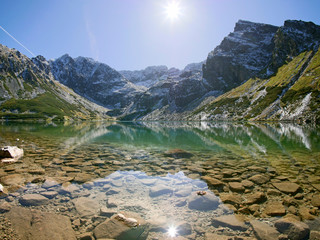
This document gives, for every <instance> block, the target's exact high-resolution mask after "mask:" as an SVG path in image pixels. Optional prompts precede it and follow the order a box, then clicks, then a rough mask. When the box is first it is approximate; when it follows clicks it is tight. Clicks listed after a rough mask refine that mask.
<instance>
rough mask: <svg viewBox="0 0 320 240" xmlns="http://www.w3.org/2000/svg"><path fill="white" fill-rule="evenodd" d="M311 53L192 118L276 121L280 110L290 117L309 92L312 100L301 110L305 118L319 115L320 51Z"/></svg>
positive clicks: (240, 89)
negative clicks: (201, 116)
mask: <svg viewBox="0 0 320 240" xmlns="http://www.w3.org/2000/svg"><path fill="white" fill-rule="evenodd" d="M313 54H314V53H313V52H312V51H308V52H303V53H301V54H300V55H299V56H297V57H295V58H293V59H292V60H291V61H290V62H288V63H286V64H285V65H283V66H282V67H280V68H279V69H278V71H277V73H276V74H275V75H274V76H272V77H270V78H268V79H260V78H252V79H249V80H248V81H247V82H245V83H244V84H242V85H241V86H239V87H237V88H234V89H232V90H231V91H229V92H227V93H225V94H223V95H221V96H219V97H217V98H216V99H215V100H214V101H212V102H211V103H209V104H207V105H204V106H202V107H201V108H199V109H197V110H196V111H195V112H193V114H192V116H196V115H198V114H203V113H204V114H206V115H207V116H210V117H209V119H226V118H228V119H230V120H239V119H252V120H268V119H269V120H279V114H280V112H281V111H280V110H281V109H282V110H283V111H289V110H288V109H290V111H289V112H288V114H289V115H290V114H292V113H293V112H294V110H295V109H298V107H299V106H300V107H301V101H302V99H303V98H304V97H305V96H307V94H309V93H311V99H312V100H311V102H310V104H309V103H308V104H309V105H308V106H307V107H305V109H303V111H304V113H308V114H307V115H308V117H310V116H313V118H317V115H318V114H319V112H320V109H319V107H320V50H318V51H317V52H316V53H315V54H314V55H313ZM277 101H278V102H277ZM288 106H289V107H288ZM279 111H280V112H279ZM277 112H278V113H277ZM277 114H278V115H277ZM299 114H300V113H298V114H297V115H299ZM300 115H301V114H300ZM300 117H301V116H300ZM302 117H304V116H302Z"/></svg>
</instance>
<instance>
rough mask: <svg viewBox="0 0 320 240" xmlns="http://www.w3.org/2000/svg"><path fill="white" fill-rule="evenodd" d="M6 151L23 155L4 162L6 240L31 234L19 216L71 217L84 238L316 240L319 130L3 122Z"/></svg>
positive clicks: (0, 135)
mask: <svg viewBox="0 0 320 240" xmlns="http://www.w3.org/2000/svg"><path fill="white" fill-rule="evenodd" d="M0 143H1V146H17V147H19V148H22V149H23V150H24V156H23V157H22V158H20V159H19V160H18V161H16V162H13V163H0V165H1V168H0V183H1V184H2V186H3V187H4V189H3V191H2V193H1V197H0V212H1V214H0V224H1V226H2V231H1V232H2V233H0V238H1V239H10V236H11V238H12V239H19V236H20V238H21V236H22V234H23V231H35V230H34V229H33V230H28V229H26V228H27V227H24V226H25V225H23V224H22V223H21V221H22V220H21V216H20V217H19V213H20V214H21V213H22V212H24V211H25V212H26V213H25V214H31V215H32V214H36V213H39V212H42V213H43V214H42V215H41V216H42V218H39V219H40V220H39V219H38V221H40V222H41V221H42V223H41V224H42V226H47V225H46V224H48V223H46V222H45V220H46V219H51V220H50V221H51V225H53V224H59V221H58V222H57V223H55V221H54V220H52V219H56V218H57V216H60V215H63V216H65V217H66V218H64V219H67V221H66V224H65V227H66V230H65V234H68V233H67V231H71V233H70V234H71V235H70V236H76V237H77V238H78V239H150V240H151V239H152V240H156V239H269V238H262V237H261V236H262V235H263V234H264V232H266V234H267V235H269V237H270V236H273V235H272V234H276V236H277V237H279V236H280V237H279V239H280V238H281V237H282V238H281V239H308V238H310V239H311V236H316V235H317V234H319V235H320V232H319V229H320V218H319V207H320V127H319V126H316V125H297V124H292V123H235V122H140V123H138V122H137V123H133V122H90V123H88V122H80V123H74V124H70V125H68V124H64V125H62V124H61V125H59V124H58V125H56V124H52V123H51V124H46V123H22V122H15V123H14V122H2V123H0ZM30 209H32V211H31V210H30ZM30 211H31V212H30ZM49 213H50V214H52V215H50V216H51V218H47V216H49V215H48V214H49ZM33 216H34V215H33ZM53 216H54V217H53ZM286 219H289V220H286ZM29 221H34V219H33V220H29ZM61 221H62V220H61ZM279 221H280V224H279ZM281 221H282V223H283V222H285V223H286V221H287V222H289V223H288V224H289V225H290V224H291V225H290V226H291V228H290V226H289V227H287V229H285V228H283V227H282V225H281ZM34 224H36V223H34ZM299 224H300V225H299ZM31 225H32V224H31ZM67 225H68V226H67ZM261 226H262V227H261ZM53 227H54V226H53ZM259 227H260V228H259ZM299 227H300V228H299ZM29 228H30V226H29ZM261 228H262V229H265V230H261ZM289 228H290V229H289ZM43 229H45V227H44V228H43ZM292 229H294V230H295V231H296V232H295V233H292V231H294V230H292ZM297 229H300V230H297ZM301 229H302V230H301ZM45 231H46V230H43V231H42V232H41V233H39V232H40V231H38V233H35V232H33V233H32V234H40V236H42V235H41V234H45ZM48 231H49V230H48ZM1 234H2V235H1ZM50 234H55V233H53V232H51V233H50ZM277 234H278V235H277ZM290 234H291V237H290ZM292 234H295V235H292ZM299 234H300V235H299ZM303 234H305V235H303ZM298 235H299V236H302V237H303V238H302V237H301V238H294V237H295V236H298ZM319 235H317V236H319ZM4 236H6V237H7V238H4ZM66 236H68V235H66ZM292 236H293V237H292ZM26 239H29V238H26ZM30 239H31V238H30ZM39 239H41V237H39ZM65 239H68V237H65ZM270 239H272V237H271V238H270ZM274 239H277V238H274ZM313 239H318V238H313Z"/></svg>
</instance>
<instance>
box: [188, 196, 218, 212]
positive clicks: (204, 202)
mask: <svg viewBox="0 0 320 240" xmlns="http://www.w3.org/2000/svg"><path fill="white" fill-rule="evenodd" d="M188 202H189V203H188V207H189V208H190V209H195V210H199V211H210V210H214V209H217V208H218V206H219V204H220V203H219V198H217V197H216V196H215V195H214V194H206V195H203V196H200V195H197V194H196V193H195V194H193V195H192V196H190V198H189V199H188Z"/></svg>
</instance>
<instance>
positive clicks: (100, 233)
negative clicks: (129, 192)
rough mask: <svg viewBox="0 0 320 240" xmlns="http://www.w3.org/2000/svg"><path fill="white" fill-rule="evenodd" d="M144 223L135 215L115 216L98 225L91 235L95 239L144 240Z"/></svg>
mask: <svg viewBox="0 0 320 240" xmlns="http://www.w3.org/2000/svg"><path fill="white" fill-rule="evenodd" d="M145 227H146V222H145V221H144V220H143V219H142V218H141V217H140V216H138V215H137V214H134V213H124V214H115V215H113V216H112V217H111V218H110V219H108V220H106V221H104V222H102V223H100V224H99V225H98V226H97V227H96V228H95V229H94V230H93V234H94V236H95V238H96V239H119V240H126V239H145V238H146V236H144V234H147V232H145V231H144V230H145Z"/></svg>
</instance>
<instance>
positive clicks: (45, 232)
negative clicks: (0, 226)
mask: <svg viewBox="0 0 320 240" xmlns="http://www.w3.org/2000/svg"><path fill="white" fill-rule="evenodd" d="M6 217H7V218H8V219H9V220H10V221H11V224H12V228H13V229H14V230H15V232H16V233H17V234H18V236H19V237H20V239H21V240H30V239H47V240H56V239H61V240H67V239H70V240H76V236H75V233H74V231H73V229H72V227H71V222H70V219H69V218H68V217H66V216H62V215H57V214H54V213H46V212H41V211H38V210H33V209H28V208H24V207H14V208H12V209H11V210H10V211H9V212H8V213H6Z"/></svg>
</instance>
